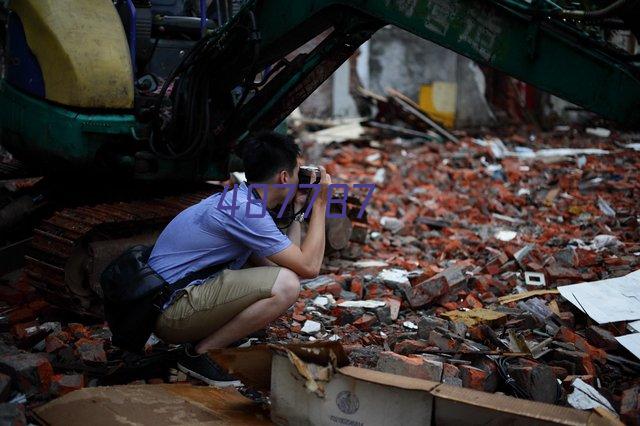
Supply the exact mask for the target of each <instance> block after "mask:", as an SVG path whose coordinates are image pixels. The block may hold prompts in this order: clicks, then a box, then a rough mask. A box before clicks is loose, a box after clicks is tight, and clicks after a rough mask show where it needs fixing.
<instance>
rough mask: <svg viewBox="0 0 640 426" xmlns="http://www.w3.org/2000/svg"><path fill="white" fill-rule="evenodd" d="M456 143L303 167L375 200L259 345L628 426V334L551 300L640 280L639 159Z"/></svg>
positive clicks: (599, 144)
mask: <svg viewBox="0 0 640 426" xmlns="http://www.w3.org/2000/svg"><path fill="white" fill-rule="evenodd" d="M323 133H324V134H325V136H326V133H327V131H326V130H325V131H323ZM459 136H460V138H459V142H458V143H454V142H451V141H446V142H445V141H443V140H440V141H438V140H425V139H424V138H422V139H421V138H416V139H404V138H402V139H401V138H387V139H385V138H380V136H379V135H378V136H376V135H375V134H373V135H371V134H370V135H369V136H367V137H363V136H361V137H359V138H358V139H357V140H352V141H341V142H340V143H334V144H326V145H324V150H323V151H322V152H321V153H320V154H319V156H318V157H317V158H311V159H310V160H311V161H318V162H319V163H320V164H323V165H325V166H326V168H327V171H328V172H329V173H330V174H331V175H332V178H333V181H334V182H346V183H349V184H354V183H372V182H374V183H376V185H377V187H376V190H375V192H374V194H373V198H372V200H371V203H370V205H369V206H368V207H367V209H366V210H367V214H368V215H367V216H368V217H367V220H366V223H359V222H358V220H357V219H356V218H355V217H354V218H353V219H354V233H353V234H352V238H351V244H350V245H349V246H348V247H347V248H345V249H343V250H341V251H339V252H333V253H331V254H330V255H329V256H328V258H327V260H326V261H325V264H324V270H323V275H322V276H320V277H318V278H316V279H313V280H308V281H306V282H303V290H302V292H301V295H300V296H301V297H300V300H299V301H298V302H297V303H296V304H295V306H294V307H293V310H292V312H291V314H290V315H288V316H286V317H285V318H282V319H281V321H279V322H278V323H277V324H276V325H275V326H274V327H272V328H270V330H269V336H270V338H271V339H272V341H274V342H275V341H278V342H283V341H288V342H299V341H314V340H338V341H340V342H342V344H343V345H344V347H345V348H346V349H347V351H348V352H349V356H350V358H351V361H352V363H354V364H355V365H359V366H365V367H369V368H375V369H378V370H381V371H385V372H390V373H394V374H400V375H406V376H410V377H418V378H423V379H428V380H434V381H441V382H444V383H449V384H454V385H458V386H464V387H468V388H472V389H477V390H483V391H487V392H496V391H500V392H504V393H507V394H509V395H514V396H517V397H520V398H527V399H532V400H536V401H543V402H548V403H554V404H562V405H571V406H574V407H577V408H590V407H596V406H600V407H605V408H606V409H609V410H612V411H616V412H617V413H619V414H620V415H621V418H622V420H623V421H625V422H628V423H634V424H638V422H639V421H640V412H639V411H638V409H639V408H640V404H639V400H638V394H639V392H640V376H639V373H640V362H639V360H638V359H637V358H636V357H635V356H634V355H633V354H632V353H631V352H629V351H627V350H626V349H625V348H624V347H623V346H622V345H621V344H620V342H619V341H618V340H617V339H616V337H619V336H622V335H627V334H630V333H632V332H634V331H636V329H633V328H632V327H631V326H629V327H627V325H628V324H627V322H615V323H602V324H598V323H597V322H595V321H593V320H592V319H591V318H590V317H589V316H588V315H586V314H585V313H583V312H581V310H580V309H578V308H577V307H576V306H575V305H574V304H572V303H569V302H568V301H567V300H565V299H564V298H563V297H561V296H560V295H559V294H558V290H557V287H558V286H563V285H568V284H574V283H582V282H592V281H596V280H601V279H607V278H615V277H624V276H625V275H628V274H630V273H632V272H634V271H636V270H638V269H640V267H639V264H640V228H639V223H638V214H639V210H638V208H639V204H638V202H637V196H638V195H640V194H639V189H640V184H639V183H638V180H637V177H638V166H639V165H640V156H639V155H638V153H637V152H635V151H633V150H631V149H624V148H620V147H619V146H616V145H614V144H613V143H612V141H611V139H601V138H593V137H590V136H586V135H584V134H583V133H580V134H578V133H572V134H571V133H566V132H564V131H563V132H560V133H558V132H555V133H549V134H539V135H538V136H537V140H535V142H534V141H533V137H532V138H531V139H532V140H527V138H524V137H522V136H520V135H518V134H514V135H511V136H507V137H504V138H503V139H504V140H505V141H506V143H505V142H503V141H502V140H500V139H497V138H493V137H491V138H489V137H487V138H482V139H474V138H472V137H469V136H465V135H464V134H461V135H459ZM305 138H306V139H307V140H308V143H309V144H310V145H311V144H313V143H314V141H313V134H308V135H304V134H303V135H302V136H301V139H302V140H303V141H304V140H305ZM532 142H533V143H532ZM507 146H511V148H507ZM569 147H571V149H568V148H569ZM532 148H533V149H536V150H537V151H534V150H533V149H532ZM596 148H597V149H596ZM351 195H357V196H358V197H359V198H360V199H362V198H363V197H364V195H365V193H364V192H363V193H359V194H357V193H354V194H351ZM351 216H353V215H351ZM356 230H358V231H357V232H355V231H356ZM636 275H637V274H636ZM636 283H637V285H638V286H640V281H637V282H636ZM621 308H622V307H621ZM629 324H630V322H629ZM636 356H638V353H637V352H636ZM585 389H586V390H585ZM585 392H587V393H589V392H590V395H591V396H590V397H588V398H586V399H585V397H584V394H585ZM594 395H595V396H594Z"/></svg>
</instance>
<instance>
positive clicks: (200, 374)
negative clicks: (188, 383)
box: [178, 345, 242, 388]
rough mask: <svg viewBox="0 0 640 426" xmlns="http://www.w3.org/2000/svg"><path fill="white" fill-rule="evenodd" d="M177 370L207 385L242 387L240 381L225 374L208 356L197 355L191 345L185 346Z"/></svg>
mask: <svg viewBox="0 0 640 426" xmlns="http://www.w3.org/2000/svg"><path fill="white" fill-rule="evenodd" d="M178 369H179V370H180V371H183V372H184V373H186V374H188V375H189V376H191V377H195V378H196V379H198V380H202V381H203V382H205V383H207V384H209V385H213V386H218V387H221V388H226V387H229V386H236V387H238V386H242V382H240V380H238V379H236V378H235V377H233V376H230V375H229V374H227V373H226V372H225V371H224V370H223V369H222V368H221V367H220V366H219V365H218V364H216V363H215V362H214V361H213V360H212V359H211V358H210V357H209V355H207V354H197V353H196V352H195V350H194V349H193V346H191V345H185V347H184V351H183V353H182V355H181V356H180V359H179V360H178Z"/></svg>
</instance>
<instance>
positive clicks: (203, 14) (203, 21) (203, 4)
mask: <svg viewBox="0 0 640 426" xmlns="http://www.w3.org/2000/svg"><path fill="white" fill-rule="evenodd" d="M206 26H207V0H200V37H204V30H205V28H206Z"/></svg>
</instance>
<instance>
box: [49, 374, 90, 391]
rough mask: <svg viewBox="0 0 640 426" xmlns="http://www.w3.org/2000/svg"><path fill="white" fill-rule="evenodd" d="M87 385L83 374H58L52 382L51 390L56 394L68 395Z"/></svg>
mask: <svg viewBox="0 0 640 426" xmlns="http://www.w3.org/2000/svg"><path fill="white" fill-rule="evenodd" d="M84 386H85V384H84V376H83V375H82V374H56V375H55V376H53V379H52V382H51V392H52V393H53V394H54V395H56V396H62V395H66V394H68V393H69V392H73V391H75V390H78V389H82V388H83V387H84Z"/></svg>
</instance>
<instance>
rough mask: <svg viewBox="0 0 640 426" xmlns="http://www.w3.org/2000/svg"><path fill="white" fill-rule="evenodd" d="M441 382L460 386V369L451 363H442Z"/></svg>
mask: <svg viewBox="0 0 640 426" xmlns="http://www.w3.org/2000/svg"><path fill="white" fill-rule="evenodd" d="M442 383H446V384H447V385H452V386H462V379H461V378H460V369H459V368H458V367H456V366H455V365H453V364H448V363H444V365H443V370H442Z"/></svg>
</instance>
